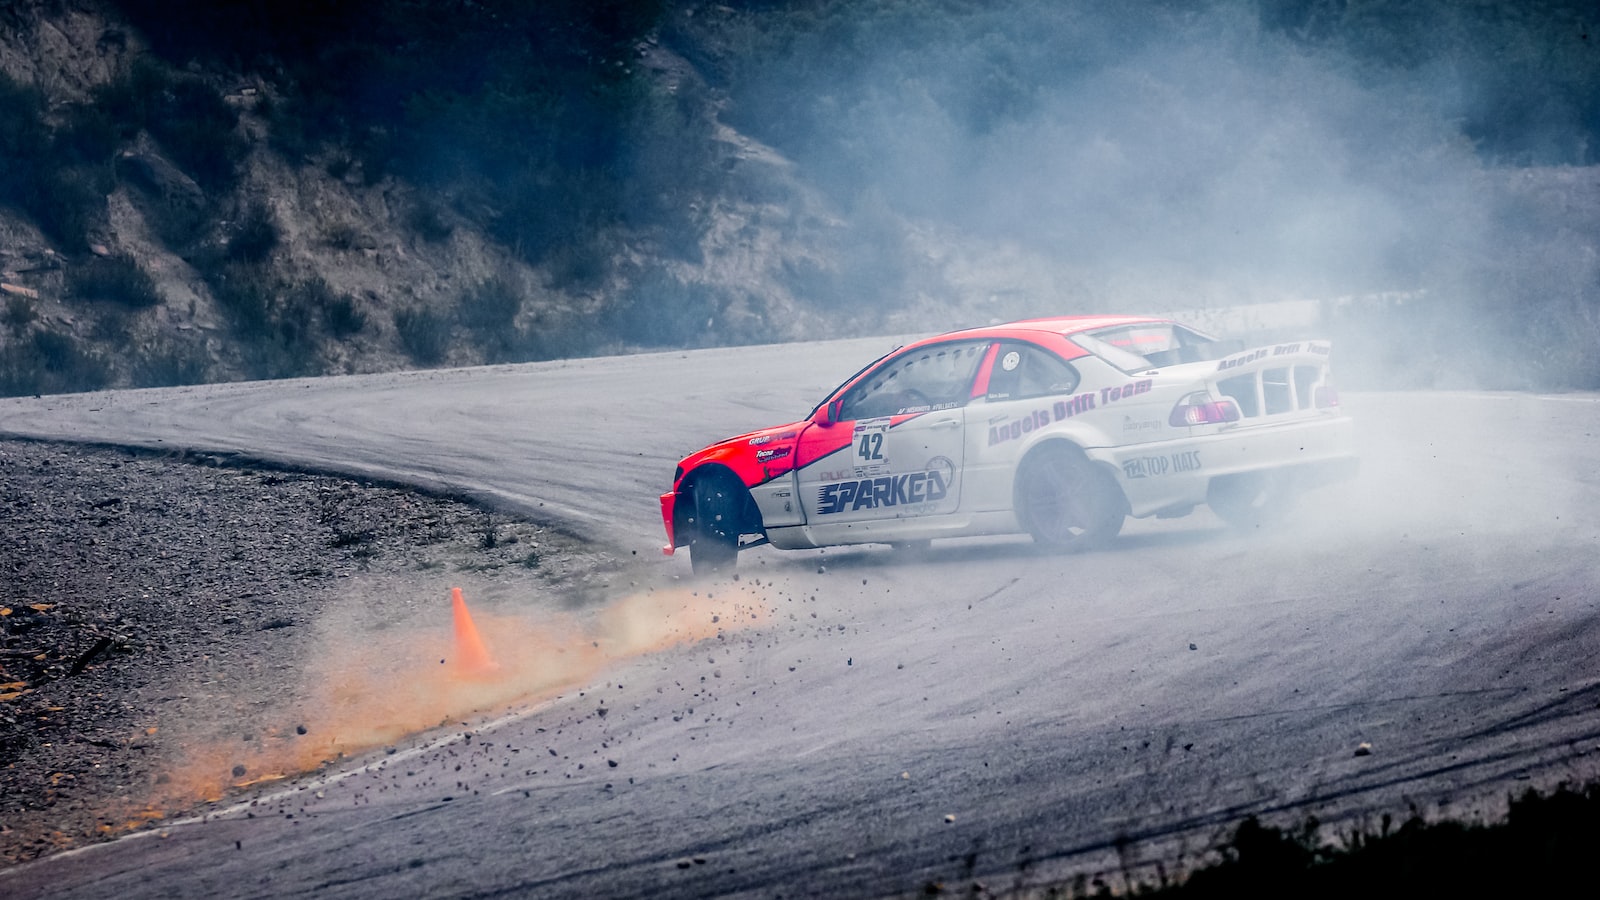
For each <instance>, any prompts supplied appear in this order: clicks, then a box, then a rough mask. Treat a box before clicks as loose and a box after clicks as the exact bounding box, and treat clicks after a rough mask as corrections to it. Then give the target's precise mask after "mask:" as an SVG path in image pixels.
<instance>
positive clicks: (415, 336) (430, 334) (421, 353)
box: [394, 306, 450, 366]
mask: <svg viewBox="0 0 1600 900" xmlns="http://www.w3.org/2000/svg"><path fill="white" fill-rule="evenodd" d="M394 327H395V331H396V332H397V333H398V334H399V336H400V346H401V348H402V349H404V350H405V351H406V355H407V356H409V357H411V359H412V361H413V362H415V363H417V364H419V365H424V366H431V365H435V364H437V363H438V362H440V361H441V360H443V359H444V354H445V351H446V350H447V349H449V346H450V322H449V320H447V319H446V318H445V317H444V316H441V315H439V314H438V313H436V312H434V311H433V310H431V309H427V308H426V307H420V306H413V307H406V308H404V309H397V310H395V313H394Z"/></svg>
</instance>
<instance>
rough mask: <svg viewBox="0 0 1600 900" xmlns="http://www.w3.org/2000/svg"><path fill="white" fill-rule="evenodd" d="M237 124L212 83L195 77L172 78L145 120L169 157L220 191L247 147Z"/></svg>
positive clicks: (233, 177)
mask: <svg viewBox="0 0 1600 900" xmlns="http://www.w3.org/2000/svg"><path fill="white" fill-rule="evenodd" d="M238 124H239V117H238V115H237V114H236V113H235V112H234V111H233V108H232V107H230V106H229V105H228V103H227V101H225V100H223V99H222V95H221V94H219V93H218V92H217V89H216V88H214V87H212V86H210V85H208V84H206V83H205V82H204V81H201V80H200V79H198V78H183V79H179V80H177V81H174V82H173V83H172V86H171V88H170V89H169V90H167V91H165V92H163V93H162V94H161V95H160V97H159V99H158V102H157V104H156V106H155V108H154V109H153V110H152V111H151V114H150V115H149V116H148V117H147V118H146V119H145V122H144V126H145V127H146V128H148V129H149V130H150V133H151V134H153V135H155V137H156V139H157V140H159V141H160V142H161V146H162V148H163V149H164V150H166V152H167V155H168V156H170V157H172V160H173V162H176V163H177V164H178V166H179V167H180V168H182V169H183V170H184V171H185V172H188V173H189V175H190V177H192V178H193V179H194V180H195V181H197V182H199V184H200V186H201V187H203V188H205V189H206V190H208V191H225V190H227V189H229V188H231V187H232V186H233V183H234V181H235V180H236V179H237V177H238V171H237V167H238V163H239V161H240V160H241V159H243V158H244V154H245V151H246V149H247V147H246V145H245V142H244V139H243V138H242V137H240V136H239V134H238V133H237V127H238Z"/></svg>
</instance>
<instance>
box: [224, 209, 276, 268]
mask: <svg viewBox="0 0 1600 900" xmlns="http://www.w3.org/2000/svg"><path fill="white" fill-rule="evenodd" d="M279 240H280V232H279V230H278V222H277V220H276V219H275V218H274V217H273V215H272V210H271V209H270V208H268V207H267V205H266V204H265V203H251V204H250V205H249V206H247V207H245V209H244V211H243V212H241V213H240V214H239V220H238V222H237V223H235V225H234V227H233V233H232V234H231V235H229V237H228V258H229V259H232V260H236V261H238V262H252V263H256V262H263V261H265V260H266V258H267V257H269V256H271V255H272V251H273V250H275V249H277V247H278V241H279Z"/></svg>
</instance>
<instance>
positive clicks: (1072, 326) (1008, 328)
mask: <svg viewBox="0 0 1600 900" xmlns="http://www.w3.org/2000/svg"><path fill="white" fill-rule="evenodd" d="M1169 321H1171V320H1170V319H1158V318H1155V317H1153V316H1055V317H1052V318H1048V319H1023V320H1022V321H1019V322H1006V323H1004V324H1000V325H983V326H980V327H978V328H964V329H962V330H960V331H952V332H950V333H948V334H941V335H939V336H938V337H936V338H928V339H927V340H929V341H944V340H951V339H959V338H982V337H1017V336H1019V334H1024V333H1027V332H1040V333H1044V334H1059V335H1063V336H1065V335H1070V334H1079V333H1081V332H1084V331H1094V330H1095V329H1098V328H1113V327H1116V326H1118V325H1145V324H1151V323H1158V322H1169ZM918 343H926V341H918Z"/></svg>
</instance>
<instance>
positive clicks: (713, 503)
mask: <svg viewBox="0 0 1600 900" xmlns="http://www.w3.org/2000/svg"><path fill="white" fill-rule="evenodd" d="M740 490H741V489H740V488H736V487H734V485H733V483H732V481H731V480H730V479H728V478H723V477H718V476H708V477H706V478H703V479H701V480H700V481H697V482H696V483H695V485H694V490H693V493H692V494H691V495H690V496H691V498H692V499H693V501H694V506H693V509H694V515H693V518H692V519H691V520H690V521H689V528H690V531H689V568H690V569H691V570H693V571H694V574H696V575H709V574H711V573H713V572H719V571H732V570H733V568H734V566H735V565H736V564H737V563H738V560H739V526H738V524H737V523H738V516H739V509H740V500H741V497H740V494H739V491H740Z"/></svg>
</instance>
